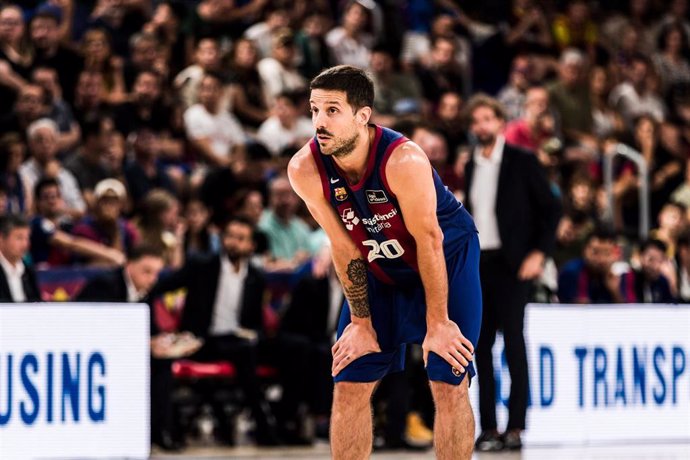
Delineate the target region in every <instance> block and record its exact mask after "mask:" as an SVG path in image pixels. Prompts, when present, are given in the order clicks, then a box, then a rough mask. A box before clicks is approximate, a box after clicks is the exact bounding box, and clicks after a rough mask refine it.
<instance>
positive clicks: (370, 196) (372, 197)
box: [366, 190, 388, 204]
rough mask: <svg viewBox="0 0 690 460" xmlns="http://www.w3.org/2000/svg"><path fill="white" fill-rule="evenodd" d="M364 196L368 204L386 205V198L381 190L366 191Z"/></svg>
mask: <svg viewBox="0 0 690 460" xmlns="http://www.w3.org/2000/svg"><path fill="white" fill-rule="evenodd" d="M366 194H367V201H368V202H369V203H370V204H379V203H388V197H387V196H386V194H385V193H384V191H383V190H367V191H366Z"/></svg>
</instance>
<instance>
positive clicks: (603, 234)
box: [586, 226, 617, 244]
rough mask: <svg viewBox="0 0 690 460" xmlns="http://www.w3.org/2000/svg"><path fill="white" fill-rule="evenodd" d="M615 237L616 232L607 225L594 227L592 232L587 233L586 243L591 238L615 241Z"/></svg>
mask: <svg viewBox="0 0 690 460" xmlns="http://www.w3.org/2000/svg"><path fill="white" fill-rule="evenodd" d="M616 238H617V235H616V232H614V231H613V230H611V229H610V228H608V227H604V226H601V227H597V228H595V229H594V230H593V231H592V233H590V234H589V235H587V239H586V244H589V243H590V242H591V241H592V240H593V239H597V240H600V241H610V242H615V241H616Z"/></svg>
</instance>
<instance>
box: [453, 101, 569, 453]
mask: <svg viewBox="0 0 690 460" xmlns="http://www.w3.org/2000/svg"><path fill="white" fill-rule="evenodd" d="M467 114H468V115H469V121H470V131H471V133H472V135H473V136H474V137H475V138H476V141H477V147H476V149H475V151H474V154H473V155H472V159H471V161H469V162H468V164H467V166H466V167H465V177H466V190H465V196H467V197H469V199H468V200H467V205H468V206H467V207H468V210H469V211H470V212H471V213H472V215H473V216H474V218H475V221H476V223H477V228H478V229H479V237H480V241H481V263H480V266H481V270H480V272H481V279H482V295H483V300H484V318H483V321H482V327H481V334H480V336H479V345H478V346H477V367H478V374H479V413H480V417H481V426H482V434H481V436H479V439H478V440H477V449H478V450H481V451H493V450H501V449H502V448H504V447H505V448H510V449H519V448H521V447H522V442H521V440H520V432H521V431H522V430H524V429H525V416H526V413H527V393H528V389H527V353H526V350H525V338H524V336H523V331H522V328H523V321H524V316H525V304H526V303H527V298H528V296H529V287H530V282H531V281H532V280H534V279H536V278H538V277H539V276H540V275H541V273H542V269H543V264H544V259H545V257H546V256H548V255H549V254H550V253H551V252H552V251H553V249H554V246H555V235H556V226H557V225H558V220H559V218H560V205H559V203H558V200H557V199H556V197H555V196H554V194H553V193H552V191H551V189H550V188H549V184H548V182H547V179H546V174H545V172H544V170H543V169H542V168H541V166H540V165H539V162H538V161H537V157H536V156H535V155H534V154H533V153H531V152H528V151H525V150H521V149H518V148H516V147H513V146H510V145H507V144H506V143H505V139H504V137H503V135H502V132H503V128H504V126H505V116H504V113H503V109H502V107H501V105H500V104H499V102H498V101H496V100H495V99H492V98H490V97H488V96H485V95H477V96H475V97H473V98H472V99H470V100H469V101H468V104H467ZM499 329H500V330H502V331H503V339H504V341H505V353H506V359H507V361H508V368H509V370H510V380H511V388H510V402H509V404H508V412H509V418H508V428H507V431H506V433H505V434H504V435H502V436H500V435H499V434H498V431H497V429H496V428H497V427H496V382H495V380H494V368H493V355H492V352H491V349H492V347H493V345H494V341H495V339H496V331H497V330H499Z"/></svg>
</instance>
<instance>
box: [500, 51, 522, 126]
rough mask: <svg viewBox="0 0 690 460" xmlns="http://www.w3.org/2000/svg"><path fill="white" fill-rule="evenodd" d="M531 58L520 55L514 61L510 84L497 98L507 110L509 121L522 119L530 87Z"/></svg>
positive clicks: (509, 78)
mask: <svg viewBox="0 0 690 460" xmlns="http://www.w3.org/2000/svg"><path fill="white" fill-rule="evenodd" d="M529 77H530V63H529V58H528V57H527V56H524V55H518V56H516V57H515V59H513V64H512V66H511V68H510V75H509V76H508V83H507V84H506V85H505V86H504V87H503V88H502V89H501V91H499V93H498V95H497V96H496V98H497V99H498V100H499V102H500V103H501V104H503V106H504V107H505V109H506V119H507V120H508V121H511V120H515V119H517V118H520V116H521V115H522V108H523V107H524V105H525V92H526V91H527V88H528V87H529V86H530V78H529Z"/></svg>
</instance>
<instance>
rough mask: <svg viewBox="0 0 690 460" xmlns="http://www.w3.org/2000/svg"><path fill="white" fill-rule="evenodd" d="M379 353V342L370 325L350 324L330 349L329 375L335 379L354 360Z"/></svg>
mask: <svg viewBox="0 0 690 460" xmlns="http://www.w3.org/2000/svg"><path fill="white" fill-rule="evenodd" d="M380 351H381V347H379V342H378V340H377V339H376V331H375V330H374V327H373V326H372V325H371V323H350V324H348V325H347V327H346V328H345V330H344V331H343V335H341V336H340V338H339V339H338V341H337V342H336V343H335V345H333V348H331V352H332V353H333V366H332V367H331V374H332V376H333V377H335V376H336V375H338V373H339V372H340V371H342V370H343V369H345V367H346V366H347V365H348V364H350V363H351V362H353V361H354V360H355V359H357V358H359V357H362V356H364V355H368V354H369V353H378V352H380Z"/></svg>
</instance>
